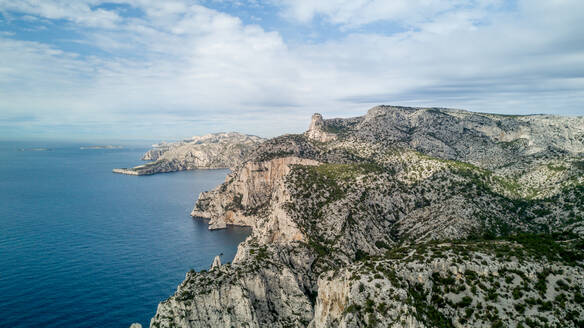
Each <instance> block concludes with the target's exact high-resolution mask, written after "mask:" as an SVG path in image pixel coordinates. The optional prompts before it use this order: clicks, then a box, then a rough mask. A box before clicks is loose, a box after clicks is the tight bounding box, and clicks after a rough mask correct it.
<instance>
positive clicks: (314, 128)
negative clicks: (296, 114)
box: [305, 113, 337, 142]
mask: <svg viewBox="0 0 584 328" xmlns="http://www.w3.org/2000/svg"><path fill="white" fill-rule="evenodd" d="M305 135H306V136H307V137H308V138H309V139H312V140H316V141H320V142H328V141H332V140H335V139H336V138H337V136H336V135H335V134H334V133H331V132H328V131H327V125H325V123H324V120H323V119H322V115H321V114H319V113H316V114H314V115H312V119H311V121H310V126H309V127H308V131H306V132H305Z"/></svg>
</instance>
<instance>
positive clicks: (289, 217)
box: [151, 106, 584, 327]
mask: <svg viewBox="0 0 584 328" xmlns="http://www.w3.org/2000/svg"><path fill="white" fill-rule="evenodd" d="M583 155H584V118H566V117H556V116H543V115H533V116H503V115H492V114H481V113H471V112H466V111H460V110H450V109H437V108H406V107H391V106H378V107H374V108H372V109H370V110H369V111H368V113H367V114H366V115H365V116H361V117H355V118H349V119H331V120H324V119H323V118H322V116H320V115H319V114H315V115H314V116H313V118H312V121H311V123H310V126H309V129H308V131H307V132H306V133H304V134H302V135H284V136H281V137H278V138H274V139H271V140H267V141H265V142H264V143H262V144H261V145H260V146H259V147H257V148H256V149H255V150H254V151H253V152H252V153H250V155H249V157H248V159H247V161H245V162H244V163H242V164H241V165H239V166H238V167H237V169H235V170H234V171H233V172H232V173H231V174H230V175H229V176H228V177H227V178H226V180H225V182H224V183H223V184H222V185H220V186H218V187H217V188H216V189H214V190H212V191H209V192H206V193H203V194H201V195H200V197H199V199H198V200H197V203H196V204H195V208H194V210H193V213H192V215H193V216H195V217H203V218H208V219H210V222H209V223H210V229H219V228H223V227H225V226H226V225H227V224H239V225H248V226H251V227H252V228H253V232H252V235H251V236H250V237H249V238H248V239H247V240H246V241H245V242H243V243H242V244H241V245H240V246H239V248H238V252H237V255H236V257H235V259H234V261H233V263H231V264H227V265H223V266H219V267H215V268H213V269H212V270H211V271H208V272H207V271H205V272H190V273H188V274H187V277H186V279H185V281H184V282H183V283H182V284H181V286H179V289H178V290H177V292H176V294H175V295H174V296H172V297H171V298H169V299H168V300H167V301H165V302H162V303H161V304H160V305H159V308H158V311H157V314H156V316H155V317H154V318H153V320H152V323H151V327H217V326H226V327H230V326H234V327H261V326H264V325H266V324H268V323H269V324H270V325H271V326H274V327H288V326H310V327H337V326H341V327H367V326H377V325H381V324H382V323H383V324H382V325H381V326H395V327H402V326H408V327H447V326H458V327H460V326H478V327H491V326H499V327H506V326H509V327H521V326H523V327H525V326H530V327H535V326H544V325H546V324H547V325H551V326H554V325H555V326H562V327H579V326H580V325H582V324H583V323H584V311H583V310H584V309H583V306H584V303H583V296H582V295H583V294H584V290H583V287H582V286H584V285H583V284H582V282H583V281H582V280H583V279H584V271H583V268H582V265H583V263H584V262H583V257H582V252H583V251H584V249H583V248H584V242H583V237H584V220H583V218H584V157H583Z"/></svg>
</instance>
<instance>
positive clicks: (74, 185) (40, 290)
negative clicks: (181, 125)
mask: <svg viewBox="0 0 584 328" xmlns="http://www.w3.org/2000/svg"><path fill="white" fill-rule="evenodd" d="M79 146H81V145H80V144H57V143H53V144H38V143H36V144H32V143H14V142H12V143H7V142H3V143H0V313H2V316H1V318H0V327H129V326H130V324H131V323H132V322H140V323H141V324H142V325H143V326H145V327H147V326H148V324H149V321H150V318H151V317H152V316H153V315H154V313H155V312H156V306H157V304H158V302H160V301H162V300H164V299H166V298H167V297H168V296H170V295H171V294H172V293H174V291H175V290H176V287H177V285H178V284H179V283H180V282H181V281H182V280H183V279H184V276H185V273H186V272H187V271H188V270H190V269H191V268H194V269H195V270H201V269H207V268H208V267H209V266H210V264H211V262H212V260H213V257H214V256H215V255H218V254H220V253H223V254H224V255H223V258H222V260H223V261H230V260H232V259H233V256H234V255H235V252H236V248H237V245H238V244H239V243H240V242H241V241H243V240H244V239H245V237H247V235H248V234H249V232H250V230H249V228H242V227H230V228H228V229H226V230H221V231H212V232H211V231H209V230H208V229H207V223H206V222H205V221H203V220H199V219H192V218H191V217H190V216H189V213H190V211H191V209H192V206H193V204H194V201H195V199H196V197H197V196H198V194H199V193H200V192H202V191H205V190H209V189H212V188H213V187H215V186H216V185H218V184H219V183H221V182H222V181H223V180H224V178H225V176H226V174H227V173H228V171H227V170H200V171H187V172H175V173H167V174H159V175H153V176H125V175H118V174H113V173H111V169H112V168H115V167H128V166H133V165H137V164H140V163H141V162H140V161H139V158H140V156H141V155H142V153H143V152H144V151H146V150H147V148H146V146H147V144H145V145H143V146H141V147H136V146H132V147H129V148H128V147H126V148H124V149H86V150H81V149H79ZM32 147H45V148H49V149H50V150H49V151H20V150H19V149H20V148H32Z"/></svg>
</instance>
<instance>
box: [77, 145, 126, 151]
mask: <svg viewBox="0 0 584 328" xmlns="http://www.w3.org/2000/svg"><path fill="white" fill-rule="evenodd" d="M122 148H124V147H122V146H116V145H100V146H81V147H79V149H81V150H86V149H122Z"/></svg>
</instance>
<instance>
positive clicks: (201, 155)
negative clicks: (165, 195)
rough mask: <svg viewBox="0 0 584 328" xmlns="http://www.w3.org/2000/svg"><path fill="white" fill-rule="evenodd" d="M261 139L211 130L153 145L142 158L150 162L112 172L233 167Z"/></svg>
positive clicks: (146, 173) (142, 173)
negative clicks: (181, 139) (177, 140)
mask: <svg viewBox="0 0 584 328" xmlns="http://www.w3.org/2000/svg"><path fill="white" fill-rule="evenodd" d="M263 141H264V139H263V138H260V137H257V136H252V135H246V134H241V133H237V132H229V133H213V134H207V135H204V136H196V137H193V138H191V139H187V140H183V141H179V142H175V143H161V144H157V145H155V147H153V149H151V150H149V151H148V152H146V153H145V154H144V156H143V157H142V159H143V160H151V161H152V162H149V163H146V164H143V165H138V166H135V167H133V168H120V169H114V170H113V172H114V173H120V174H128V175H150V174H156V173H164V172H174V171H182V170H193V169H218V168H234V167H236V166H237V165H238V164H240V163H242V162H243V161H244V159H245V158H246V156H247V155H248V154H250V153H251V152H252V150H253V149H255V147H256V146H257V145H259V144H260V143H262V142H263Z"/></svg>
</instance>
